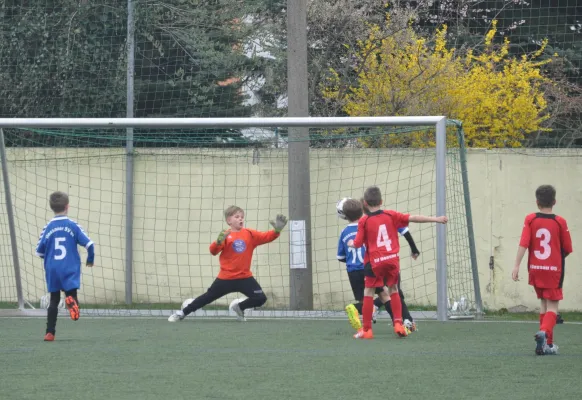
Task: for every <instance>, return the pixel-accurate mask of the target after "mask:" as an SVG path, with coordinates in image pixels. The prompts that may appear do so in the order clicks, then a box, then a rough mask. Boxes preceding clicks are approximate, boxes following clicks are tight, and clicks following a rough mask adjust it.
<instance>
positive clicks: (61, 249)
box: [55, 237, 67, 260]
mask: <svg viewBox="0 0 582 400" xmlns="http://www.w3.org/2000/svg"><path fill="white" fill-rule="evenodd" d="M66 240H67V239H66V238H64V237H60V238H55V260H62V259H64V258H65V257H66V256H67V248H66V247H65V246H63V245H62V244H61V242H65V241H66ZM56 252H60V254H57V253H56Z"/></svg>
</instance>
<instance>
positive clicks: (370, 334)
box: [354, 328, 374, 339]
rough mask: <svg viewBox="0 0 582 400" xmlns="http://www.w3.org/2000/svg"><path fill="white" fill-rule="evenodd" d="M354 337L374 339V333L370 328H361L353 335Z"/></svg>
mask: <svg viewBox="0 0 582 400" xmlns="http://www.w3.org/2000/svg"><path fill="white" fill-rule="evenodd" d="M354 339H374V333H373V332H372V330H371V329H368V330H367V331H365V330H364V329H363V328H362V329H360V330H359V331H358V332H357V333H356V334H355V335H354Z"/></svg>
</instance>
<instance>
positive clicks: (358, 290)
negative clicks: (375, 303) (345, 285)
mask: <svg viewBox="0 0 582 400" xmlns="http://www.w3.org/2000/svg"><path fill="white" fill-rule="evenodd" d="M365 276H366V274H365V271H364V270H363V269H359V270H356V271H351V272H348V279H349V280H350V286H351V287H352V293H353V294H354V299H355V300H356V301H358V302H361V301H362V300H364V289H365V286H364V280H365V279H364V278H365ZM383 290H384V289H383V288H376V294H378V293H382V291H383Z"/></svg>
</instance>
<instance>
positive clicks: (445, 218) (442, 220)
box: [435, 215, 449, 224]
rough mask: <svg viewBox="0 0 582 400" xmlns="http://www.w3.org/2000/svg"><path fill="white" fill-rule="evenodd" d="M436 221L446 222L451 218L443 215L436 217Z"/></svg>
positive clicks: (439, 222) (438, 222)
mask: <svg viewBox="0 0 582 400" xmlns="http://www.w3.org/2000/svg"><path fill="white" fill-rule="evenodd" d="M435 221H436V223H437V224H446V223H447V222H449V219H448V218H447V217H446V216H444V215H443V216H441V217H436V218H435Z"/></svg>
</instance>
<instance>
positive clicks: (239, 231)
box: [168, 206, 287, 322]
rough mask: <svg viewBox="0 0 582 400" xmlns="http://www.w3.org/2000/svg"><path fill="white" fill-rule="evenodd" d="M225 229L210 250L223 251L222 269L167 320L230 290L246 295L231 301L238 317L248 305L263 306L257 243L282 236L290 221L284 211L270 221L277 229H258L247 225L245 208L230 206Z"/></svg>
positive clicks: (191, 311) (196, 307) (196, 308)
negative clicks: (254, 264) (255, 269)
mask: <svg viewBox="0 0 582 400" xmlns="http://www.w3.org/2000/svg"><path fill="white" fill-rule="evenodd" d="M224 217H225V218H226V223H227V224H228V226H229V227H230V229H226V230H224V231H222V232H220V234H219V235H218V238H217V239H216V241H215V242H212V243H211V244H210V253H211V254H212V255H213V256H215V255H217V254H219V253H220V258H219V261H220V272H219V273H218V276H217V277H216V279H215V280H214V282H213V283H212V285H211V286H210V288H208V290H207V291H206V293H204V294H202V295H200V296H198V297H197V298H195V299H194V301H192V302H191V303H190V304H188V305H187V306H186V307H185V308H184V309H183V310H180V311H177V312H175V313H174V314H172V315H171V316H170V317H169V318H168V321H170V322H176V321H181V320H183V319H184V317H186V315H188V314H190V313H193V312H194V311H196V310H198V309H200V308H202V307H204V306H205V305H207V304H210V303H212V302H213V301H215V300H217V299H219V298H221V297H223V296H226V295H227V294H229V293H234V292H241V293H242V294H244V295H245V296H247V299H246V300H244V301H242V302H240V303H234V304H233V305H232V310H233V311H234V312H235V313H236V315H237V316H238V319H239V320H241V321H244V319H245V318H244V312H245V310H246V309H248V308H255V307H260V306H262V305H263V304H265V302H266V301H267V296H265V294H264V293H263V289H262V288H261V285H259V283H258V282H257V281H256V279H255V278H253V274H252V272H251V259H252V256H253V251H254V250H255V247H257V246H260V245H262V244H265V243H270V242H272V241H273V240H275V239H277V238H278V237H279V234H280V233H281V231H282V230H283V228H284V227H285V225H287V218H286V217H285V216H284V215H280V214H279V215H277V218H276V219H275V221H270V223H271V225H272V226H273V228H274V230H272V231H268V232H259V231H255V230H253V229H247V228H245V227H244V219H245V214H244V211H243V209H242V208H240V207H237V206H231V207H228V208H227V209H226V210H225V211H224Z"/></svg>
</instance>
